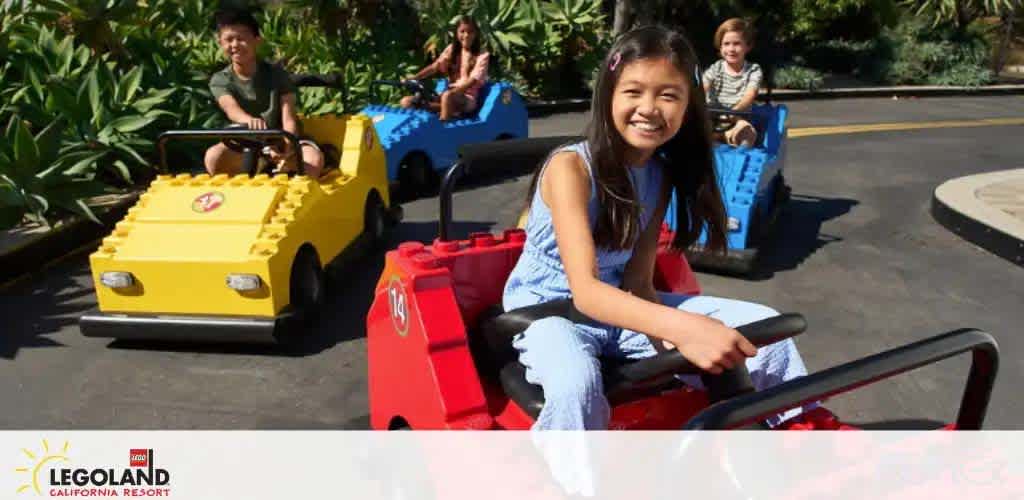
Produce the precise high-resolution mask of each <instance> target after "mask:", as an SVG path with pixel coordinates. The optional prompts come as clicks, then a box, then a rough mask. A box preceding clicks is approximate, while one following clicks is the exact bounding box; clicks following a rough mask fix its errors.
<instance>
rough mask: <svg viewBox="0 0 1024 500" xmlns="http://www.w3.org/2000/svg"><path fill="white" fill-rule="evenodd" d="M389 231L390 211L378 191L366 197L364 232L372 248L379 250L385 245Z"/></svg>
mask: <svg viewBox="0 0 1024 500" xmlns="http://www.w3.org/2000/svg"><path fill="white" fill-rule="evenodd" d="M387 231H388V211H387V209H386V208H385V207H384V202H383V201H381V199H380V195H378V194H377V193H376V192H372V193H370V196H368V197H367V198H366V208H365V209H364V211H363V233H365V234H366V238H367V241H369V244H370V248H371V249H373V250H378V249H380V248H381V247H382V246H384V241H385V240H386V239H387Z"/></svg>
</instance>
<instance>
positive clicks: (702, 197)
mask: <svg viewBox="0 0 1024 500" xmlns="http://www.w3.org/2000/svg"><path fill="white" fill-rule="evenodd" d="M657 58H666V59H668V60H669V61H670V62H671V63H672V64H673V65H674V66H675V67H676V68H677V69H678V70H679V71H680V72H681V73H683V75H685V76H686V79H687V86H688V87H689V89H690V92H689V95H690V97H689V102H688V103H687V107H686V116H685V117H684V118H683V125H682V127H681V128H680V129H679V132H677V133H676V135H675V136H673V137H672V138H671V139H669V141H668V142H666V143H665V144H663V145H662V146H661V147H660V148H658V152H657V153H656V156H657V157H659V158H660V160H661V162H662V163H663V165H664V171H665V178H666V180H668V182H669V184H670V185H671V188H672V190H674V191H675V194H676V221H677V224H676V225H677V227H676V235H675V238H674V239H673V241H672V247H673V248H675V249H677V250H682V249H685V248H686V247H689V246H690V245H692V244H693V243H694V242H696V241H697V238H699V237H700V234H701V231H703V230H705V229H706V230H707V235H708V237H707V247H708V248H709V249H711V250H715V251H723V250H724V249H725V248H726V240H725V238H726V232H725V228H726V221H725V207H724V206H723V204H722V195H721V193H720V192H719V190H718V182H717V181H716V179H715V166H714V157H713V155H712V152H711V125H710V122H709V121H708V113H707V108H706V107H705V105H704V90H703V87H702V85H701V84H700V82H699V75H698V74H697V73H698V61H697V56H696V55H695V53H694V51H693V47H692V46H691V45H690V42H689V41H687V40H686V38H685V37H684V36H683V35H681V34H680V33H677V32H675V31H672V30H669V29H667V28H663V27H660V26H648V27H643V28H637V29H635V30H633V31H630V32H628V33H626V34H624V35H623V36H622V37H621V38H620V39H619V40H618V41H617V42H616V43H615V44H614V46H613V47H612V48H611V50H609V51H608V56H607V57H606V58H605V60H604V62H603V63H602V65H601V67H600V70H599V73H598V76H597V83H596V84H595V86H594V97H593V99H592V101H591V107H590V114H591V118H590V123H589V124H588V126H587V128H586V141H587V145H588V146H589V149H590V165H591V175H592V176H593V177H594V181H595V185H596V186H597V198H598V201H599V203H600V209H599V210H600V212H599V213H598V216H597V227H596V228H595V229H594V244H595V245H597V246H598V247H602V248H607V249H610V250H623V249H627V248H631V247H633V246H634V245H635V244H636V239H637V237H638V236H639V233H640V226H641V223H640V221H641V218H640V217H641V213H640V212H641V205H640V203H639V201H638V200H637V195H636V192H635V191H634V189H633V183H632V182H631V181H630V179H629V173H628V171H627V166H626V153H627V150H628V147H629V146H628V145H627V144H626V142H625V141H624V140H623V139H622V136H621V135H619V133H618V131H617V130H615V124H614V122H613V119H612V95H613V93H614V91H615V86H616V85H617V84H618V81H619V77H620V76H621V74H622V70H623V68H624V67H626V66H627V65H628V64H629V63H631V62H633V61H635V60H637V59H657ZM616 60H617V61H616ZM613 61H614V63H613ZM541 168H542V167H541ZM540 171H541V170H540V168H538V170H537V172H536V173H535V174H534V178H533V182H532V183H531V187H530V194H529V198H530V199H528V200H527V203H528V204H529V203H530V201H532V198H533V196H534V193H536V190H537V183H538V181H539V174H540ZM527 206H529V205H527ZM651 223H652V224H660V223H661V221H651Z"/></svg>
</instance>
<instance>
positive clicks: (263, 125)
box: [247, 118, 267, 130]
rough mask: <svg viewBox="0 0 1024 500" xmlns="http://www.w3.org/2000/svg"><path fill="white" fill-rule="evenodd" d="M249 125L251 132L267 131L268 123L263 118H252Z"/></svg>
mask: <svg viewBox="0 0 1024 500" xmlns="http://www.w3.org/2000/svg"><path fill="white" fill-rule="evenodd" d="M247 125H249V130H266V129H267V122H266V120H264V119H263V118H250V119H249V123H248V124H247Z"/></svg>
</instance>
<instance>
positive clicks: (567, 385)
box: [502, 142, 806, 430]
mask: <svg viewBox="0 0 1024 500" xmlns="http://www.w3.org/2000/svg"><path fill="white" fill-rule="evenodd" d="M561 151H572V152H574V153H576V154H577V155H579V156H580V158H581V159H583V162H584V164H585V165H586V166H587V169H588V170H590V168H591V167H590V154H589V150H588V148H587V144H586V143H585V142H581V143H577V144H572V145H568V146H564V147H562V148H560V149H559V150H557V151H556V152H561ZM546 167H547V165H546V164H545V166H544V167H542V171H541V176H543V174H544V171H543V168H546ZM664 168H665V166H664V165H663V164H662V162H661V161H660V160H658V159H655V158H652V159H651V160H649V161H648V162H647V163H645V164H644V165H642V166H639V167H629V174H630V179H631V180H632V182H633V187H634V191H635V192H636V195H637V198H638V200H639V202H640V204H641V206H642V210H641V215H640V218H641V228H646V227H647V226H648V225H649V224H652V223H656V224H660V223H661V221H652V220H651V218H652V216H653V214H654V211H655V209H656V207H657V203H658V198H659V196H660V193H661V189H662V184H661V183H662V181H663V178H664ZM599 208H600V207H599V202H598V198H597V194H596V186H595V184H594V180H593V176H591V195H590V201H589V203H588V205H587V212H588V216H589V219H590V225H591V229H593V228H594V227H595V226H596V221H597V213H598V209H599ZM596 252H597V255H596V257H597V268H598V276H599V278H600V279H601V281H603V282H605V283H608V284H610V285H612V286H616V287H618V286H621V284H622V276H623V272H624V271H625V268H626V264H627V263H628V262H629V259H630V258H631V257H632V255H633V251H632V249H626V250H615V251H613V250H608V249H603V248H600V247H599V248H597V249H596ZM571 295H572V292H571V290H570V289H569V281H568V277H567V276H566V273H565V267H564V266H563V265H562V259H561V256H560V255H559V252H558V244H557V242H556V241H555V232H554V225H553V224H552V222H551V211H550V210H549V209H548V207H547V205H546V204H545V203H544V200H543V198H542V197H541V194H540V183H539V182H538V183H537V192H536V193H534V197H533V202H532V204H531V205H530V213H529V216H528V218H527V222H526V243H525V244H524V246H523V253H522V255H521V256H520V257H519V261H518V262H517V263H516V266H515V268H513V270H512V272H511V274H510V275H509V277H508V281H507V282H506V283H505V290H504V295H503V298H502V303H503V304H502V305H503V307H504V309H505V310H506V311H511V310H513V309H517V308H520V307H526V306H530V305H534V304H540V303H543V302H548V301H551V300H558V299H564V298H569V297H571ZM660 295H661V297H660V298H661V301H662V304H665V305H667V306H670V307H677V308H679V309H681V310H685V311H688V312H693V313H697V314H703V315H707V316H711V317H714V318H717V319H720V320H722V321H723V322H724V323H725V324H727V325H729V326H731V327H736V326H740V325H744V324H747V323H751V322H754V321H758V320H761V319H764V318H768V317H771V316H776V315H778V313H777V312H776V311H775V310H773V309H771V308H768V307H765V306H762V305H759V304H754V303H750V302H743V301H738V300H730V299H721V298H716V297H709V296H704V295H699V296H684V295H676V294H668V293H665V294H660ZM513 346H515V348H516V349H517V350H518V351H519V361H520V362H521V363H522V364H523V365H524V366H526V379H527V380H528V381H529V382H531V383H534V384H538V385H540V386H541V387H543V389H544V401H545V402H544V408H543V409H542V410H541V413H540V415H539V417H538V418H537V421H536V422H535V423H534V426H533V428H534V429H538V430H578V429H607V428H608V420H609V415H610V408H609V406H608V401H607V399H606V398H605V397H604V389H603V385H602V381H601V367H600V361H599V360H598V358H599V357H620V358H629V359H639V358H644V357H648V356H653V355H654V354H655V353H656V352H657V351H656V350H655V348H654V346H653V345H652V344H651V340H650V339H649V338H648V337H647V336H646V335H643V334H641V333H638V332H634V331H631V330H624V329H622V328H617V327H613V326H609V325H600V324H597V325H595V324H582V323H573V322H571V321H569V320H568V319H565V318H557V317H551V318H544V319H541V320H538V321H535V322H533V323H532V324H531V325H530V327H529V328H528V329H527V330H526V331H525V332H523V333H521V334H519V335H517V336H516V337H515V338H514V339H513ZM747 367H748V369H749V370H750V375H751V379H752V380H753V382H754V385H755V387H756V388H757V389H759V390H760V389H763V388H765V387H769V386H771V385H775V384H778V383H779V382H782V381H784V380H789V379H791V378H794V377H798V376H801V375H804V374H806V369H805V368H804V364H803V361H802V360H801V359H800V355H799V353H798V352H797V350H796V345H795V344H794V343H793V342H792V341H789V340H787V341H783V342H778V343H776V344H773V345H771V346H766V347H762V348H761V349H759V350H758V354H757V356H755V357H753V358H748V359H747ZM685 380H686V382H687V383H689V384H691V385H693V386H697V387H699V386H700V379H699V377H696V376H690V377H686V378H685ZM799 412H800V409H796V410H791V411H790V412H788V413H787V414H784V415H779V416H777V417H775V418H773V419H770V420H769V423H778V422H781V421H782V420H783V419H787V418H790V417H792V416H795V415H796V414H798V413H799Z"/></svg>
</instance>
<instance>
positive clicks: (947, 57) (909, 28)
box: [861, 18, 993, 86]
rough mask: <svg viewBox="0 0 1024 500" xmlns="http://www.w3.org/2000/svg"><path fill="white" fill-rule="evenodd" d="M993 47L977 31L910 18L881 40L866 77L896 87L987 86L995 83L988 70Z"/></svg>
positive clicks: (864, 71) (869, 60) (867, 62)
mask: <svg viewBox="0 0 1024 500" xmlns="http://www.w3.org/2000/svg"><path fill="white" fill-rule="evenodd" d="M988 56H989V48H988V44H987V43H986V41H985V39H984V36H983V34H982V33H981V32H980V31H979V30H977V29H974V28H971V29H968V30H966V31H964V32H961V31H959V30H956V29H955V28H953V27H951V26H945V27H944V26H938V27H933V26H929V25H928V24H927V23H926V22H925V21H923V20H921V19H916V18H909V19H906V20H905V21H903V22H901V23H900V24H899V25H898V26H897V27H896V28H894V29H887V30H885V31H884V32H883V33H882V36H881V37H880V38H879V40H878V42H877V43H876V46H875V48H874V50H873V51H872V53H871V56H870V57H868V58H866V60H865V62H864V64H863V66H862V67H861V70H862V75H863V76H865V77H867V78H869V79H871V80H874V81H877V82H881V83H886V84H892V85H907V84H933V85H966V86H976V85H984V84H987V83H990V82H991V81H992V78H993V75H992V72H991V71H990V70H989V69H988V68H987V62H988Z"/></svg>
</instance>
